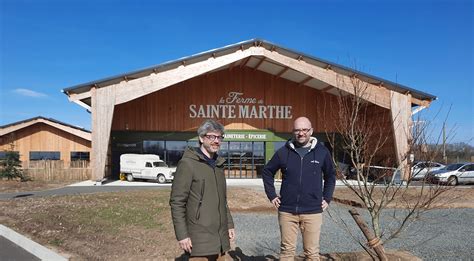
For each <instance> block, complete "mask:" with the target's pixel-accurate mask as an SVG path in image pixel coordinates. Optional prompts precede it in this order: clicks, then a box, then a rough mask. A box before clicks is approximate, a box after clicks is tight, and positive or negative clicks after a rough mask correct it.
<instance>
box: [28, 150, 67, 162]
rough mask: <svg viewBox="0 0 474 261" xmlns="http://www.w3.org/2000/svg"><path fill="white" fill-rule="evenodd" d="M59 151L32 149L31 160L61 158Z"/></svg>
mask: <svg viewBox="0 0 474 261" xmlns="http://www.w3.org/2000/svg"><path fill="white" fill-rule="evenodd" d="M60 159H61V153H60V152H59V151H30V160H60Z"/></svg>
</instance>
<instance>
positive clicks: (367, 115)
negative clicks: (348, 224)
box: [326, 76, 448, 259]
mask: <svg viewBox="0 0 474 261" xmlns="http://www.w3.org/2000/svg"><path fill="white" fill-rule="evenodd" d="M340 84H343V85H344V86H348V85H349V86H351V89H352V94H348V93H346V92H344V91H340V93H339V95H338V96H337V102H336V103H332V104H326V107H327V108H328V109H329V111H330V112H332V113H334V115H333V118H334V119H335V121H336V124H335V126H332V129H330V128H327V131H326V135H327V137H328V140H329V142H330V144H331V146H332V148H340V149H342V153H343V154H344V155H346V156H347V158H348V161H349V162H346V163H348V164H349V165H350V166H351V170H346V173H344V174H341V173H340V174H339V175H338V177H339V179H340V180H341V181H342V182H343V183H344V184H345V185H346V187H347V188H349V189H350V191H352V192H353V193H354V195H355V196H356V197H357V198H358V199H359V201H360V202H362V203H361V204H360V206H361V207H362V208H363V209H364V210H366V211H367V212H368V214H369V217H370V222H369V229H370V230H371V231H369V232H371V233H373V234H374V235H375V237H376V238H377V240H378V239H380V240H383V241H384V242H387V241H389V240H391V239H394V238H396V237H399V236H400V235H401V232H402V231H403V230H404V229H405V228H406V227H407V226H408V225H409V224H410V223H411V222H413V221H414V220H416V219H417V218H419V217H420V214H421V213H422V212H424V211H427V210H429V209H431V207H432V205H433V203H434V202H435V201H436V200H437V199H438V198H439V196H440V195H441V194H443V193H444V192H446V191H447V189H448V188H447V187H446V186H443V185H428V184H427V183H426V182H425V180H423V181H422V182H420V185H419V186H417V187H416V188H414V186H413V183H412V178H411V177H412V174H411V173H410V170H411V168H410V164H408V165H405V166H403V164H398V163H399V162H408V163H410V158H411V157H410V155H414V154H416V155H418V158H419V159H422V160H425V161H432V160H433V159H434V158H436V157H437V155H438V154H439V151H438V150H430V148H429V147H428V146H427V144H428V140H430V138H429V137H428V134H429V133H427V130H428V128H427V127H428V124H423V125H422V124H415V125H414V127H413V128H412V129H411V130H404V131H406V132H408V133H407V134H409V135H407V136H408V137H409V141H408V143H409V145H408V150H407V151H406V152H405V153H404V154H403V155H402V158H401V159H399V160H393V159H391V158H393V156H392V157H388V155H393V154H394V153H393V151H394V146H393V144H392V143H391V142H392V140H393V135H394V134H393V133H394V131H393V130H392V126H393V124H394V118H396V117H398V116H399V115H395V117H392V116H390V115H391V114H390V111H389V110H388V109H384V108H381V107H379V106H376V105H374V104H371V103H369V102H367V100H368V97H369V96H370V95H373V94H372V93H369V88H368V84H367V82H365V81H363V80H361V79H360V78H358V77H357V76H354V77H351V78H350V83H349V84H348V83H344V82H342V80H340ZM418 120H419V121H421V119H418ZM397 127H399V126H395V127H394V128H397ZM435 141H436V140H435ZM437 141H439V137H438V139H437ZM334 151H335V150H333V152H334ZM333 156H335V155H333ZM333 158H335V159H336V157H333ZM335 164H336V166H338V164H339V162H337V160H335ZM338 169H341V168H338ZM407 172H408V173H407ZM351 174H352V175H351ZM403 177H404V178H403ZM349 178H352V180H350V179H349ZM397 209H403V211H398V210H397ZM389 211H391V212H392V214H391V215H390V216H391V217H392V219H391V223H389V224H386V223H384V224H381V222H380V220H381V214H382V213H387V212H389ZM341 221H342V220H341ZM353 238H355V237H353ZM374 242H375V241H374ZM359 243H360V245H361V246H363V247H364V249H365V250H366V251H368V252H369V254H371V255H374V253H372V252H371V251H372V250H370V249H368V248H367V247H366V246H365V244H363V243H362V242H359ZM377 243H378V244H380V243H381V241H377ZM369 245H370V244H369ZM370 246H372V247H373V246H374V245H373V244H372V245H370ZM379 257H380V256H379ZM381 259H382V258H381Z"/></svg>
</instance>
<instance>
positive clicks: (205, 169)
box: [170, 148, 234, 256]
mask: <svg viewBox="0 0 474 261" xmlns="http://www.w3.org/2000/svg"><path fill="white" fill-rule="evenodd" d="M196 150H197V149H193V148H187V149H186V150H185V152H184V155H183V158H182V159H181V160H180V161H179V163H178V167H177V170H176V174H175V176H174V180H173V185H172V188H171V197H170V206H171V215H172V217H173V224H174V231H175V234H176V239H177V240H178V241H180V240H183V239H185V238H187V237H189V238H191V242H192V245H193V248H192V252H191V256H205V255H214V254H219V253H221V252H225V251H228V250H229V249H230V242H229V232H228V230H229V229H231V228H234V223H233V220H232V216H231V215H230V211H229V208H228V206H227V186H226V180H225V176H224V166H223V164H224V162H225V159H224V158H222V157H218V158H217V160H216V167H215V168H213V167H211V166H210V165H209V164H208V163H207V162H206V160H205V158H204V156H203V155H202V154H201V153H199V152H198V151H196Z"/></svg>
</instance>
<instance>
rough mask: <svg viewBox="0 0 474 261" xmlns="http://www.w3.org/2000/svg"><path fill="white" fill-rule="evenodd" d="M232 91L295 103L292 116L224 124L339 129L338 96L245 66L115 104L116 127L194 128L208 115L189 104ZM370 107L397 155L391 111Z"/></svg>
mask: <svg viewBox="0 0 474 261" xmlns="http://www.w3.org/2000/svg"><path fill="white" fill-rule="evenodd" d="M229 92H240V93H243V97H244V98H256V99H257V100H260V99H262V100H263V104H264V105H287V106H291V107H292V110H291V115H292V119H270V118H266V119H248V118H234V119H228V118H219V119H218V120H219V122H221V123H222V124H224V125H229V124H232V126H233V127H235V126H239V127H241V129H253V128H257V129H269V130H272V131H274V132H290V131H291V129H292V127H293V126H292V124H293V120H294V119H296V118H297V117H299V116H306V117H308V118H309V119H310V120H311V122H312V123H313V127H314V130H315V132H316V133H324V132H328V133H331V132H337V128H336V122H337V121H338V120H339V119H338V117H339V114H338V107H339V105H338V99H337V97H336V96H334V95H332V94H329V93H326V92H322V91H319V90H316V89H314V88H311V87H307V86H300V85H298V84H297V83H294V82H292V81H288V80H285V79H283V78H279V77H275V76H273V75H270V74H267V73H264V72H260V71H258V70H257V71H255V70H253V69H251V68H247V67H244V68H240V67H234V68H233V69H231V70H229V69H225V70H221V71H217V72H214V73H210V74H205V75H202V76H199V77H195V78H193V79H190V80H187V81H184V82H182V83H179V84H176V85H174V86H171V87H169V88H166V89H163V90H160V91H157V92H155V93H151V94H149V95H146V96H144V97H141V98H138V99H135V100H132V101H130V102H127V103H124V104H120V105H117V106H115V111H114V117H113V123H112V130H113V131H123V130H129V131H194V130H196V129H197V127H198V126H199V124H201V123H202V121H203V120H204V119H203V118H191V117H190V109H189V106H190V105H191V104H196V105H207V104H214V105H217V104H219V100H220V99H221V97H224V98H226V97H227V95H228V93H229ZM369 107H370V109H369V110H368V111H369V114H370V115H369V116H368V119H370V121H371V122H376V123H377V124H376V126H377V127H378V130H379V131H382V132H383V133H384V134H383V136H384V137H388V139H387V140H386V141H385V145H384V146H383V147H382V149H381V150H382V151H381V154H383V155H391V157H393V156H394V155H395V154H394V142H393V139H392V137H393V134H392V133H393V131H392V123H391V118H390V111H389V110H387V109H384V108H382V107H379V106H376V105H369Z"/></svg>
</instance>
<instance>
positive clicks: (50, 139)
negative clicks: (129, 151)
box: [0, 123, 91, 165]
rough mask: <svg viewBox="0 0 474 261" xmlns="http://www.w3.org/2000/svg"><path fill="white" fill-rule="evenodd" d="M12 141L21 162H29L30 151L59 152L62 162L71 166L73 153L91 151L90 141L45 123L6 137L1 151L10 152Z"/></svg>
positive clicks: (1, 145)
mask: <svg viewBox="0 0 474 261" xmlns="http://www.w3.org/2000/svg"><path fill="white" fill-rule="evenodd" d="M12 141H13V144H14V146H15V147H14V150H15V151H18V152H19V153H20V160H21V161H29V157H30V151H59V152H60V153H61V160H63V161H64V163H65V164H67V165H69V162H70V161H71V151H81V152H89V151H90V150H91V142H90V141H88V140H84V139H82V138H80V137H77V136H76V135H72V134H70V133H68V132H65V131H62V130H60V129H57V128H54V127H52V126H49V125H47V124H44V123H37V124H34V125H31V126H28V127H26V128H23V129H20V130H17V131H15V132H13V133H11V134H7V135H4V137H2V140H1V143H0V150H2V151H3V150H9V149H10V142H12Z"/></svg>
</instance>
